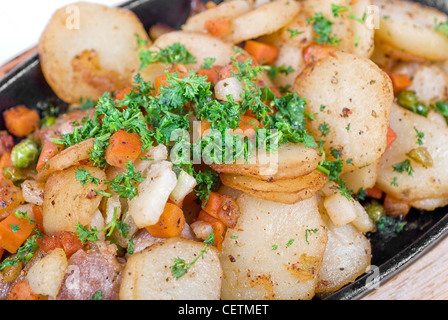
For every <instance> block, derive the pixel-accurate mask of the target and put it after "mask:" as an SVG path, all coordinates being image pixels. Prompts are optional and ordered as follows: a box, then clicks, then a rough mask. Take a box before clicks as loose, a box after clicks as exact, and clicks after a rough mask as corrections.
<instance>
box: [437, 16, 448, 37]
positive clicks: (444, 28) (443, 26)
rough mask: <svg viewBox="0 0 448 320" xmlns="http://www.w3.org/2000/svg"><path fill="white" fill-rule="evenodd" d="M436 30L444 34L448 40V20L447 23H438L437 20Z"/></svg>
mask: <svg viewBox="0 0 448 320" xmlns="http://www.w3.org/2000/svg"><path fill="white" fill-rule="evenodd" d="M434 24H435V27H434V30H436V31H438V32H440V33H442V34H443V35H444V36H445V37H447V38H448V20H446V21H445V22H437V18H435V19H434Z"/></svg>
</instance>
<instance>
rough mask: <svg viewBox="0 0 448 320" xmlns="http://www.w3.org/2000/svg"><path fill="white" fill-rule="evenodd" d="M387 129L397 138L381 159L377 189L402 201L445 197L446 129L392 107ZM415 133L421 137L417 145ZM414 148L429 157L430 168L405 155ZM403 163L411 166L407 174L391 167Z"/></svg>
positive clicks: (447, 184) (447, 177)
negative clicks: (422, 135)
mask: <svg viewBox="0 0 448 320" xmlns="http://www.w3.org/2000/svg"><path fill="white" fill-rule="evenodd" d="M390 126H391V128H392V130H394V131H395V133H396V134H397V139H396V140H395V141H394V143H393V144H392V145H391V146H390V147H389V148H388V149H387V150H386V152H385V153H384V155H383V157H382V159H381V167H380V170H379V172H378V178H377V184H378V186H379V188H380V189H381V190H383V191H384V192H386V193H387V194H389V195H391V196H393V197H394V198H396V199H399V200H401V201H404V202H415V201H418V200H425V199H437V198H446V197H448V170H446V165H447V154H448V145H447V143H446V141H447V138H448V128H447V127H446V126H442V125H439V124H437V123H435V122H433V121H431V120H429V119H427V118H425V117H423V116H420V115H418V114H416V113H413V112H411V111H408V110H406V109H404V108H402V107H400V106H398V105H396V104H394V106H393V108H392V114H391V117H390ZM415 130H418V131H419V132H423V134H424V138H422V139H421V142H422V143H423V144H422V145H421V146H420V144H419V140H418V139H417V138H416V133H415V132H416V131H415ZM418 147H424V148H426V150H427V152H428V154H429V155H430V157H431V158H432V162H433V165H432V166H430V167H425V166H424V165H423V164H421V163H418V162H417V161H415V160H412V158H409V157H408V156H407V154H409V152H410V151H412V150H413V149H415V148H418ZM406 160H408V161H409V162H410V165H411V167H412V172H411V174H409V172H408V171H404V170H401V169H399V168H398V171H397V170H396V169H395V168H394V167H393V166H395V165H397V164H399V163H402V162H403V161H406ZM400 171H401V172H400ZM392 182H394V183H392Z"/></svg>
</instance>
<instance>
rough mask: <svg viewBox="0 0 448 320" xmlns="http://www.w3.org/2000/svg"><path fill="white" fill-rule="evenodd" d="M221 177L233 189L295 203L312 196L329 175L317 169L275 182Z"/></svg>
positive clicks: (229, 175)
mask: <svg viewBox="0 0 448 320" xmlns="http://www.w3.org/2000/svg"><path fill="white" fill-rule="evenodd" d="M220 178H221V182H222V183H223V184H224V185H226V186H228V187H231V188H233V189H237V190H241V191H243V192H245V193H248V194H251V195H253V196H255V197H258V198H261V199H265V200H269V201H273V202H279V203H286V204H294V203H297V202H299V201H302V200H305V199H309V198H311V197H312V196H313V194H314V193H315V192H316V191H318V190H320V189H321V188H322V187H323V186H324V185H325V184H326V183H327V182H328V176H327V175H326V174H324V173H322V172H320V171H317V170H314V171H313V172H311V173H309V174H307V175H305V176H301V177H298V178H296V179H286V180H277V181H273V182H267V181H263V180H259V179H257V178H253V177H248V176H241V175H233V174H221V175H220Z"/></svg>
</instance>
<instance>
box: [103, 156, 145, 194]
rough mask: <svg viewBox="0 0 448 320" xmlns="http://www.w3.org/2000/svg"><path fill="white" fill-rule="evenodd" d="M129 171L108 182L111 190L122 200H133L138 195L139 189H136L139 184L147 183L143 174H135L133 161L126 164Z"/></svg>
mask: <svg viewBox="0 0 448 320" xmlns="http://www.w3.org/2000/svg"><path fill="white" fill-rule="evenodd" d="M126 169H127V171H126V172H124V173H123V174H119V175H117V176H116V177H115V178H114V179H113V180H107V181H106V183H109V184H110V188H111V189H112V190H114V191H115V192H116V193H117V194H118V195H119V196H120V198H128V199H129V200H132V199H133V198H134V197H136V196H137V195H138V189H137V187H136V183H137V182H143V181H145V178H144V177H142V175H141V172H135V166H134V165H133V164H132V161H129V162H128V163H126Z"/></svg>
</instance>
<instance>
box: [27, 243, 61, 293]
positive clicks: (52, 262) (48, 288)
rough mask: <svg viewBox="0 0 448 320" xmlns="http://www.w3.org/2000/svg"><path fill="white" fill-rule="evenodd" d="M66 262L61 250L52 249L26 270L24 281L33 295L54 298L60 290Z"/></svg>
mask: <svg viewBox="0 0 448 320" xmlns="http://www.w3.org/2000/svg"><path fill="white" fill-rule="evenodd" d="M67 266H68V261H67V256H66V255H65V252H64V250H63V249H61V248H57V249H54V250H53V251H51V252H50V253H49V254H48V255H46V256H45V257H43V258H42V259H40V260H39V261H38V262H36V263H35V264H33V266H32V267H31V268H30V269H29V270H28V273H27V275H26V280H27V281H28V283H29V285H30V286H31V288H32V289H33V291H34V293H37V294H42V295H45V296H50V297H53V298H54V297H56V296H57V295H58V293H59V290H60V289H61V285H62V280H63V279H64V276H65V270H66V269H67Z"/></svg>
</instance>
